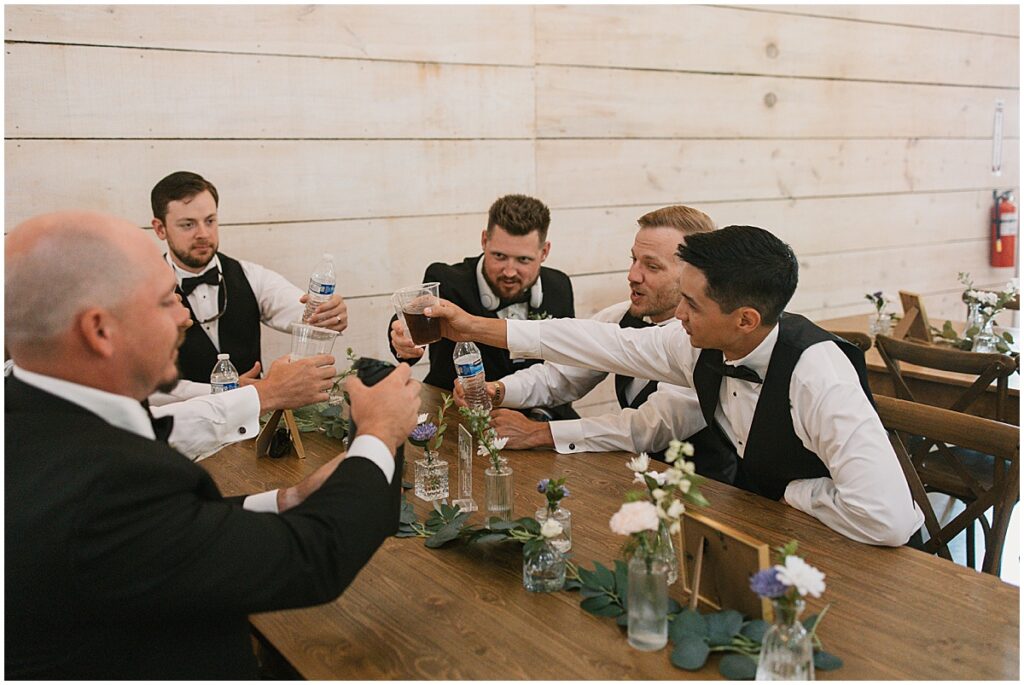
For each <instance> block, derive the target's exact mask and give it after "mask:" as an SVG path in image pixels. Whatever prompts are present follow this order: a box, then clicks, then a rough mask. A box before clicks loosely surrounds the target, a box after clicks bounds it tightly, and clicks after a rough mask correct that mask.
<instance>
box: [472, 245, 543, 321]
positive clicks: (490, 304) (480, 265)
mask: <svg viewBox="0 0 1024 685" xmlns="http://www.w3.org/2000/svg"><path fill="white" fill-rule="evenodd" d="M476 286H477V288H478V289H479V290H480V305H481V306H482V307H483V308H484V309H486V310H487V311H489V312H493V311H494V310H495V309H497V308H498V307H500V306H501V298H500V297H498V296H497V295H495V294H494V291H493V290H491V284H490V283H488V282H487V279H486V278H484V256H483V255H480V259H478V260H476ZM543 301H544V290H543V289H542V288H541V285H540V274H539V273H538V274H537V282H536V283H534V284H533V285H532V286H530V309H538V308H539V307H540V305H541V302H543Z"/></svg>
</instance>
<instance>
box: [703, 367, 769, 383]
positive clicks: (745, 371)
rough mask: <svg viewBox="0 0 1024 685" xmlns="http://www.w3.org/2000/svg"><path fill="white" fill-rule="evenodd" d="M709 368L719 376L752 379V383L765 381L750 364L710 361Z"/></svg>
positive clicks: (744, 379) (743, 379)
mask: <svg viewBox="0 0 1024 685" xmlns="http://www.w3.org/2000/svg"><path fill="white" fill-rule="evenodd" d="M708 368H710V369H711V370H712V371H714V372H715V373H717V374H718V375H719V376H729V377H730V378H739V379H740V380H741V381H750V382H751V383H764V381H763V380H762V379H761V377H760V376H759V375H757V371H754V370H753V369H752V368H750V367H749V366H730V365H729V364H726V363H725V362H708Z"/></svg>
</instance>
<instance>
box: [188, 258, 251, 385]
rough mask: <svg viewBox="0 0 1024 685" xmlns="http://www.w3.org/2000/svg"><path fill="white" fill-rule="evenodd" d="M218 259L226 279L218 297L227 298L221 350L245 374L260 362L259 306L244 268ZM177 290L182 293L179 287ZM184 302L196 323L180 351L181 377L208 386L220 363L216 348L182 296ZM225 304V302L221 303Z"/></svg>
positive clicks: (220, 329) (220, 323)
mask: <svg viewBox="0 0 1024 685" xmlns="http://www.w3.org/2000/svg"><path fill="white" fill-rule="evenodd" d="M217 256H218V257H219V258H220V270H221V274H222V275H223V276H224V284H223V285H222V286H221V287H219V288H217V290H218V293H217V296H218V298H224V297H227V308H226V309H225V310H224V316H222V317H220V319H218V321H217V324H218V326H217V332H218V334H219V337H220V351H221V352H226V353H227V354H230V355H231V363H232V364H234V366H235V368H236V369H238V373H245V372H246V371H248V370H249V369H251V368H252V367H253V364H255V363H256V362H258V361H259V360H260V305H259V302H258V301H257V300H256V295H254V294H253V292H252V286H250V285H249V280H248V279H247V278H246V277H245V272H244V271H242V265H241V264H239V263H238V262H237V261H236V260H234V259H232V258H231V257H228V256H226V255H223V254H221V253H219V252H218V253H217ZM225 290H226V292H225ZM177 291H178V294H181V289H180V288H177ZM181 300H182V303H183V304H184V305H185V306H186V307H188V311H189V314H191V315H192V321H193V322H194V323H193V324H192V327H191V328H189V329H188V331H187V332H186V333H185V342H184V343H183V344H182V346H181V349H180V350H179V352H178V368H179V369H180V371H181V377H182V378H183V379H185V380H189V381H195V382H197V383H209V382H210V372H211V371H213V367H214V366H215V365H216V364H217V348H215V347H214V346H213V342H212V341H211V340H210V336H208V335H206V331H204V330H203V327H202V326H201V325H199V320H198V319H197V318H196V313H195V312H194V311H192V305H190V304H189V303H188V298H187V297H182V298H181ZM223 303H224V300H223V299H221V300H219V302H218V304H223ZM218 311H220V310H219V309H218Z"/></svg>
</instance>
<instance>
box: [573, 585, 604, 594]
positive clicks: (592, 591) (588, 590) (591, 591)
mask: <svg viewBox="0 0 1024 685" xmlns="http://www.w3.org/2000/svg"><path fill="white" fill-rule="evenodd" d="M580 596H581V597H607V596H608V593H607V591H606V590H604V589H603V588H596V587H590V586H588V585H583V586H582V587H581V588H580Z"/></svg>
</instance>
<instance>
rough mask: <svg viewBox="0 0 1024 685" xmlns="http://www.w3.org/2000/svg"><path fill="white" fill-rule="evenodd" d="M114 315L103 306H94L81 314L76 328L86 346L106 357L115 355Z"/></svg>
mask: <svg viewBox="0 0 1024 685" xmlns="http://www.w3.org/2000/svg"><path fill="white" fill-rule="evenodd" d="M115 325H116V324H115V322H114V317H113V316H111V315H110V312H108V311H107V310H106V309H103V308H102V307H92V308H90V309H86V310H85V311H84V312H82V313H81V314H79V316H78V321H77V322H76V326H75V330H76V331H77V333H78V334H79V335H80V336H81V337H82V341H83V343H84V344H85V346H86V348H87V349H88V350H90V351H91V352H92V353H93V354H95V355H98V356H100V357H102V358H104V359H109V358H110V357H112V356H114V340H113V338H114V326H115Z"/></svg>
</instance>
